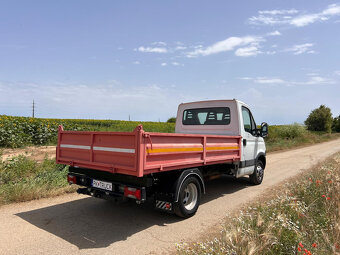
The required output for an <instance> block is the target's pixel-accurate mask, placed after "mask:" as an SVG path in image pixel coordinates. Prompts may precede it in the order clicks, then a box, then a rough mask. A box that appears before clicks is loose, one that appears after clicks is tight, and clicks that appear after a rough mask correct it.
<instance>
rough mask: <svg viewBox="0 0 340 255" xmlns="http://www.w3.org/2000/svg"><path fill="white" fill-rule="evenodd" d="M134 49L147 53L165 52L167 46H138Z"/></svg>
mask: <svg viewBox="0 0 340 255" xmlns="http://www.w3.org/2000/svg"><path fill="white" fill-rule="evenodd" d="M135 50H136V51H140V52H149V53H167V52H168V50H167V48H164V47H144V46H140V47H139V48H137V49H135Z"/></svg>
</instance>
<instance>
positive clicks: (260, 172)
mask: <svg viewBox="0 0 340 255" xmlns="http://www.w3.org/2000/svg"><path fill="white" fill-rule="evenodd" d="M263 173H264V169H263V167H262V166H261V165H257V167H256V175H257V179H258V180H259V181H262V178H263Z"/></svg>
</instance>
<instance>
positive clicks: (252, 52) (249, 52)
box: [235, 46, 261, 57]
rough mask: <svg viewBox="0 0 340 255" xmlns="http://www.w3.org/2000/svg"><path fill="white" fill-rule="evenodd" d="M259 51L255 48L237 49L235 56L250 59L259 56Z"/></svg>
mask: <svg viewBox="0 0 340 255" xmlns="http://www.w3.org/2000/svg"><path fill="white" fill-rule="evenodd" d="M260 53H261V51H259V49H258V48H257V47H256V46H250V47H244V48H239V49H237V50H236V51H235V55H236V56H239V57H250V56H256V55H258V54H260Z"/></svg>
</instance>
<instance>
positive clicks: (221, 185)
mask: <svg viewBox="0 0 340 255" xmlns="http://www.w3.org/2000/svg"><path fill="white" fill-rule="evenodd" d="M247 186H249V184H248V182H247V179H242V178H241V179H238V180H235V179H232V178H230V177H227V176H225V177H224V176H223V177H221V178H219V179H216V180H212V181H209V182H207V183H206V190H207V192H206V194H205V195H204V196H203V197H202V201H201V204H204V203H207V202H209V201H211V200H214V199H217V198H219V197H221V196H224V195H227V194H230V193H234V192H236V191H238V190H241V189H243V188H246V187H247ZM16 215H17V216H18V217H20V218H22V219H23V220H25V221H27V222H29V223H31V224H33V225H34V226H36V227H38V228H40V229H43V230H45V231H47V232H49V233H51V234H53V235H56V236H58V237H60V238H62V239H64V240H65V241H67V242H69V243H71V244H73V245H75V246H77V247H78V248H79V249H89V248H103V247H108V246H109V245H111V244H112V243H114V242H117V241H123V240H126V239H127V238H128V237H129V236H131V235H133V234H135V233H138V232H140V231H143V230H145V229H147V228H149V227H151V226H154V225H158V226H164V227H165V226H166V225H168V224H171V223H175V222H179V221H181V220H182V219H181V218H178V217H176V216H175V215H171V214H167V213H163V212H160V211H156V210H155V209H154V207H153V203H152V201H148V202H146V203H145V204H143V205H136V204H135V202H133V201H125V202H121V203H113V202H110V201H105V200H102V199H96V198H92V197H88V198H84V199H79V200H75V201H71V202H67V203H63V204H58V205H54V206H49V207H45V208H41V209H37V210H32V211H27V212H22V213H18V214H16Z"/></svg>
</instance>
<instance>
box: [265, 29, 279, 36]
mask: <svg viewBox="0 0 340 255" xmlns="http://www.w3.org/2000/svg"><path fill="white" fill-rule="evenodd" d="M267 35H268V36H278V35H281V33H280V32H279V31H277V30H275V31H273V32H271V33H268V34H267Z"/></svg>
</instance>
